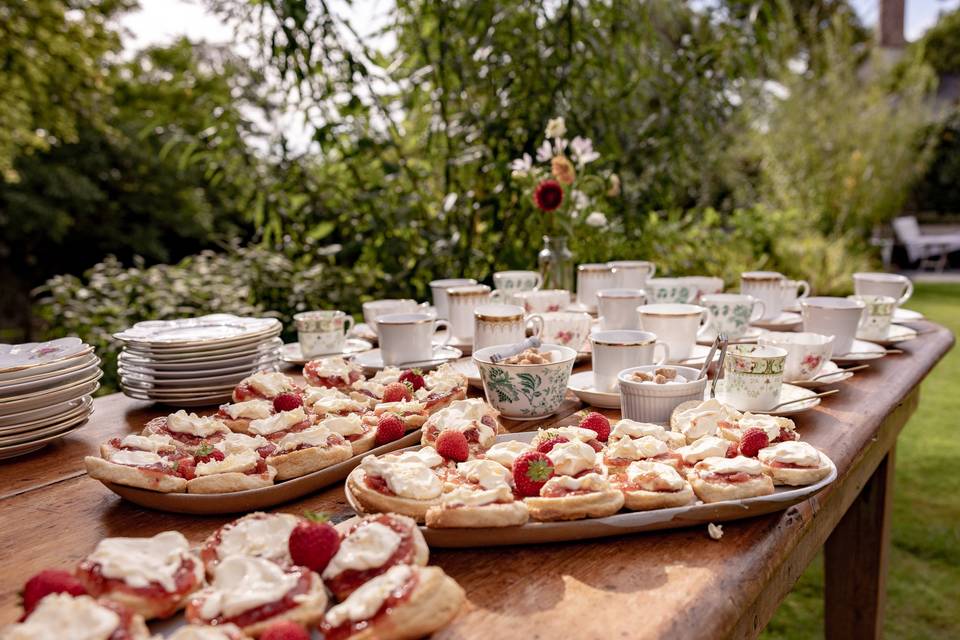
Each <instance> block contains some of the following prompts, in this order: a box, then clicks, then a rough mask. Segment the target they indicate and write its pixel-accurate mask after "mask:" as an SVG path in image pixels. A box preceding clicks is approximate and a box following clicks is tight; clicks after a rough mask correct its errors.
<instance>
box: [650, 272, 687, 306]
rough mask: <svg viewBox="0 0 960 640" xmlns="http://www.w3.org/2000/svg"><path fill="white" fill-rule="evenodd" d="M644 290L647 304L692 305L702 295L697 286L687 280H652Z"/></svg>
mask: <svg viewBox="0 0 960 640" xmlns="http://www.w3.org/2000/svg"><path fill="white" fill-rule="evenodd" d="M643 288H644V290H645V291H646V292H647V304H664V303H668V304H669V303H673V304H692V303H693V302H694V301H695V300H696V299H697V295H698V294H699V293H700V289H699V288H698V287H697V285H696V284H694V283H692V282H690V281H689V280H687V279H686V278H650V279H649V280H647V284H646V285H644V287H643Z"/></svg>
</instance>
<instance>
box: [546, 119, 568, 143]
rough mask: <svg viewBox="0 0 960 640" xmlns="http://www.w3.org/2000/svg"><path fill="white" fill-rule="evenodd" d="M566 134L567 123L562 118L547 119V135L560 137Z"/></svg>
mask: <svg viewBox="0 0 960 640" xmlns="http://www.w3.org/2000/svg"><path fill="white" fill-rule="evenodd" d="M566 134H567V123H566V122H564V121H563V118H551V119H550V120H548V121H547V137H548V138H562V137H563V136H565V135H566Z"/></svg>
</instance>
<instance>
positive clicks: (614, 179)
mask: <svg viewBox="0 0 960 640" xmlns="http://www.w3.org/2000/svg"><path fill="white" fill-rule="evenodd" d="M607 195H608V196H610V197H611V198H616V197H617V196H619V195H620V176H618V175H617V174H615V173H611V174H610V188H609V189H607Z"/></svg>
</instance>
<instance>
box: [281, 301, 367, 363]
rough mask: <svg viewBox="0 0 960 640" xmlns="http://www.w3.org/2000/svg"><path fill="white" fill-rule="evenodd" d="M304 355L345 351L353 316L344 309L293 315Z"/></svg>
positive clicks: (320, 354)
mask: <svg viewBox="0 0 960 640" xmlns="http://www.w3.org/2000/svg"><path fill="white" fill-rule="evenodd" d="M293 322H294V324H295V325H296V327H297V339H298V340H299V341H300V351H302V352H303V355H304V357H306V358H313V357H314V356H325V355H330V354H331V353H343V349H344V347H345V346H346V342H347V333H348V332H349V331H350V327H352V326H353V318H352V317H350V316H348V315H347V314H345V313H344V312H343V311H304V312H303V313H298V314H296V315H295V316H293Z"/></svg>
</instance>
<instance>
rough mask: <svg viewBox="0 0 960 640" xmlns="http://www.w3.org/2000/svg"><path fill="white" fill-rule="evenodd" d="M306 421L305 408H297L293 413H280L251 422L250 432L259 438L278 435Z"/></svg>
mask: <svg viewBox="0 0 960 640" xmlns="http://www.w3.org/2000/svg"><path fill="white" fill-rule="evenodd" d="M306 419H307V414H306V413H305V412H304V411H303V407H297V408H296V409H293V410H292V411H281V412H280V413H278V414H276V415H272V416H270V417H269V418H261V419H260V420H251V421H250V432H251V433H255V434H257V435H259V436H268V435H270V434H271V433H276V432H277V431H285V430H287V429H289V428H290V427H292V426H294V425H296V424H300V423H301V422H303V421H304V420H306Z"/></svg>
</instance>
